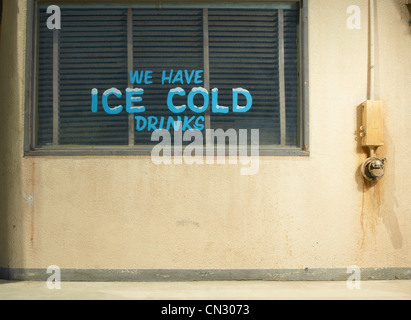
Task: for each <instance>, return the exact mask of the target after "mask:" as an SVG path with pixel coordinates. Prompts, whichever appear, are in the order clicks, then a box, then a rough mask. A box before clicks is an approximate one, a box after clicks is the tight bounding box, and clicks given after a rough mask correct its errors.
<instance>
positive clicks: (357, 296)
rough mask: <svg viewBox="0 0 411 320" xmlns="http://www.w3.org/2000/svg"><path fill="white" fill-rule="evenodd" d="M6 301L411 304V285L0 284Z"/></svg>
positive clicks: (328, 283)
mask: <svg viewBox="0 0 411 320" xmlns="http://www.w3.org/2000/svg"><path fill="white" fill-rule="evenodd" d="M0 300H411V281H409V280H406V281H400V280H397V281H363V282H361V288H360V289H349V288H348V287H347V283H346V282H265V281H233V282H62V283H61V289H54V290H51V289H49V288H48V287H47V283H46V282H13V281H2V280H0Z"/></svg>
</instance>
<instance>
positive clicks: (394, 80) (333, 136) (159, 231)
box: [0, 0, 411, 269]
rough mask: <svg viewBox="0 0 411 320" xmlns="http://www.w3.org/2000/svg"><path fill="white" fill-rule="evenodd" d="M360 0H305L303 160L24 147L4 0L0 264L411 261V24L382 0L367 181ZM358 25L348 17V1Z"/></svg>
mask: <svg viewBox="0 0 411 320" xmlns="http://www.w3.org/2000/svg"><path fill="white" fill-rule="evenodd" d="M367 3H368V1H367V0H356V1H353V0H338V1H337V0H310V8H309V19H310V25H309V37H310V46H309V58H310V64H309V67H310V149H311V155H310V157H262V158H261V161H260V171H259V173H258V174H257V175H255V176H241V175H240V165H239V166H235V165H214V166H206V165H197V166H196V165H194V166H189V165H180V166H179V165H176V166H174V165H172V166H165V165H163V166H156V165H154V164H153V163H152V162H151V159H150V158H149V157H135V156H133V157H119V156H116V157H23V139H24V135H23V131H24V126H23V125H24V91H25V88H24V78H25V32H26V28H25V16H26V7H25V1H24V0H7V1H5V12H4V21H3V26H2V35H1V39H2V42H1V47H0V137H1V140H0V159H1V160H0V161H1V166H0V181H1V188H0V201H1V203H0V241H1V242H0V267H7V266H9V267H11V268H46V267H47V266H49V265H58V266H60V267H61V268H82V269H87V268H90V269H93V268H103V269H120V268H121V269H260V268H261V269H293V268H305V267H308V268H345V267H348V266H351V265H358V266H360V267H411V197H410V191H411V170H409V169H408V168H409V167H408V166H409V163H410V161H409V158H410V157H411V152H410V144H409V131H410V129H411V124H410V123H411V107H410V102H409V101H410V100H409V93H410V92H411V73H410V72H409V70H411V59H410V50H411V27H409V26H408V18H409V15H408V12H407V10H406V7H405V5H404V3H403V1H401V0H377V11H378V14H377V24H378V28H377V30H376V32H377V34H376V35H377V47H376V49H377V69H376V94H377V98H380V99H382V100H383V101H384V103H385V129H386V146H385V147H384V148H382V149H381V150H380V151H379V154H380V155H381V156H385V157H387V158H388V168H387V173H386V177H385V178H384V179H383V180H382V181H381V183H380V184H379V185H378V186H377V187H375V188H374V187H370V186H368V185H366V184H364V182H363V179H362V178H361V176H360V174H359V171H358V168H359V166H360V164H361V163H362V161H363V160H364V159H365V158H366V154H365V152H364V151H363V150H362V149H361V148H359V147H358V142H357V137H358V132H357V128H358V126H359V117H358V112H357V109H358V108H357V106H358V105H360V104H361V103H362V102H363V101H364V100H366V98H367V96H366V93H367ZM352 4H356V5H358V6H359V7H360V8H361V10H362V28H361V30H349V29H348V28H347V27H346V19H347V17H348V15H347V13H346V10H347V7H348V6H349V5H352Z"/></svg>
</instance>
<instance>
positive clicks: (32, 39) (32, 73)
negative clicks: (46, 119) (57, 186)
mask: <svg viewBox="0 0 411 320" xmlns="http://www.w3.org/2000/svg"><path fill="white" fill-rule="evenodd" d="M26 1H27V22H26V26H27V28H26V29H27V31H26V33H27V38H26V77H25V80H26V81H25V84H26V90H25V115H24V125H25V127H24V136H25V137H24V156H104V155H108V156H109V155H124V156H127V155H130V156H132V155H134V156H139V155H140V156H149V155H151V151H152V147H139V146H137V145H136V146H78V147H66V146H55V147H53V148H44V147H41V148H39V147H36V142H35V134H34V132H35V130H36V123H35V121H36V120H35V119H36V117H35V112H36V110H35V108H36V101H35V100H36V90H37V83H36V80H37V59H38V54H37V44H38V30H37V29H38V28H37V19H38V17H37V12H38V5H39V4H50V5H51V4H54V5H59V4H60V5H62V4H80V2H76V1H67V0H54V1H53V3H50V1H47V0H26ZM308 2H309V0H285V1H284V0H283V1H282V0H262V1H259V3H258V6H257V5H256V3H255V2H252V1H225V2H224V4H222V5H221V4H220V3H221V2H219V1H214V0H210V1H196V2H195V3H196V6H199V7H202V8H203V7H204V6H205V5H207V6H212V5H213V3H214V4H215V5H218V6H226V7H230V6H235V7H239V6H241V7H245V8H247V7H250V8H255V7H259V8H261V7H264V6H270V5H271V6H272V5H281V4H284V5H290V4H294V5H295V4H297V5H298V7H299V8H300V15H299V16H300V21H299V30H298V32H299V34H298V37H299V45H298V51H299V52H298V53H299V59H298V61H299V65H298V73H299V79H298V85H299V97H298V98H299V102H298V111H299V119H298V130H299V132H298V137H299V142H300V146H301V147H285V146H276V147H271V146H269V147H264V146H260V152H259V153H260V156H309V155H310V145H309V70H308ZM99 3H101V4H98V5H97V6H110V7H113V6H119V5H127V6H130V7H136V8H137V7H140V8H141V7H147V6H151V7H152V6H153V2H152V1H139V2H138V4H134V3H135V1H130V0H128V1H122V2H121V3H116V4H114V5H113V4H112V1H110V0H100V2H99ZM161 3H162V5H163V6H164V7H166V6H181V7H183V6H184V5H186V6H190V5H191V6H193V1H187V0H180V1H178V0H175V1H173V0H162V1H161ZM87 4H93V5H96V1H87V0H86V1H81V5H87Z"/></svg>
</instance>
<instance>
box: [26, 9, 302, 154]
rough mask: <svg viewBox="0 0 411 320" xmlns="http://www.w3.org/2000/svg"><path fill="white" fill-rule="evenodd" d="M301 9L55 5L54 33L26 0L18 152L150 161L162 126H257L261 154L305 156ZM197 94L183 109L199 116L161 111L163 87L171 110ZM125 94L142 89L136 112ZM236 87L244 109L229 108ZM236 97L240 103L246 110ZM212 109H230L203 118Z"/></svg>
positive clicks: (42, 11)
mask: <svg viewBox="0 0 411 320" xmlns="http://www.w3.org/2000/svg"><path fill="white" fill-rule="evenodd" d="M305 2H306V1H304V2H302V1H281V2H278V1H263V2H262V3H261V4H259V3H258V2H253V3H252V4H250V2H241V1H237V2H236V3H235V4H234V3H233V5H229V4H227V3H226V4H225V5H218V4H213V3H207V2H201V1H195V2H194V1H193V2H192V3H193V4H192V5H187V4H184V5H179V4H178V2H177V4H176V3H175V4H171V2H169V3H170V4H169V5H167V3H168V2H167V1H163V2H162V3H163V4H162V5H161V6H160V5H143V4H140V5H130V4H129V3H130V2H128V5H119V4H117V2H116V4H115V5H114V4H112V5H107V4H106V5H96V4H94V5H78V4H76V5H73V4H65V3H64V1H63V2H62V3H61V4H60V5H59V7H60V9H61V29H60V30H57V29H54V30H49V29H48V27H47V20H48V18H49V17H50V14H48V13H47V8H48V4H42V2H41V1H34V2H33V8H32V10H33V12H34V14H33V16H32V21H31V22H29V23H33V25H34V26H35V27H34V28H33V29H34V30H32V31H33V35H32V36H31V37H30V38H29V41H28V48H29V49H30V48H31V50H29V51H30V52H31V56H28V61H33V63H32V66H31V72H30V74H29V75H28V78H29V80H30V82H29V83H30V84H31V87H30V90H29V91H30V92H29V93H28V96H27V99H28V102H29V106H28V107H27V110H26V111H27V115H26V116H27V118H26V119H27V123H28V124H27V127H28V129H27V130H26V135H27V137H28V139H27V141H26V154H60V153H62V154H99V153H101V154H149V151H150V150H151V149H152V148H153V146H154V145H156V144H157V143H158V142H153V141H151V134H152V132H153V130H154V129H153V128H158V129H161V128H166V127H167V124H168V128H167V129H169V130H170V132H171V131H173V128H174V127H173V125H170V124H169V123H168V122H169V121H170V119H174V120H175V121H177V120H180V119H181V120H182V121H183V123H184V120H183V119H186V120H187V122H188V125H187V127H188V128H194V129H198V130H201V131H203V132H204V131H205V130H206V129H215V130H217V129H223V130H228V129H235V130H236V131H237V132H238V130H240V129H247V130H252V129H259V131H260V134H259V143H260V154H284V155H286V154H291V155H299V154H301V155H306V154H308V152H307V151H308V142H307V139H308V134H307V132H308V131H307V120H308V119H307V115H308V112H307V107H306V104H307V99H306V97H307V84H308V83H307V81H306V79H307V69H306V67H307V65H306V53H305V52H306V46H304V43H305V42H306V27H305V26H304V25H305V23H306V21H305V19H304V18H305V17H306V8H305V5H303V4H304V3H305ZM214 3H215V2H214ZM29 20H30V19H29ZM29 54H30V53H29ZM130 71H131V72H130ZM143 72H149V73H148V74H147V75H148V76H149V77H148V78H146V80H147V81H144V76H145V74H144V73H143ZM142 74H143V78H142V79H141V81H140V79H139V77H140V76H141V75H142ZM171 75H172V76H171ZM132 80H133V81H132ZM196 80H197V81H196ZM133 82H134V83H133ZM196 87H202V88H204V90H205V92H207V94H206V95H202V94H197V95H195V96H194V98H193V101H192V102H193V104H194V105H195V106H203V105H208V106H209V107H208V108H207V110H205V111H204V112H201V113H196V112H194V111H193V110H192V109H191V108H186V109H185V111H184V112H182V113H178V114H176V113H175V112H172V111H171V110H170V108H169V107H168V106H169V105H168V97H169V94H170V90H177V89H176V88H178V90H180V91H179V92H180V93H178V94H175V95H173V96H172V103H173V105H175V106H182V105H187V100H188V99H189V94H190V91H191V90H193V88H196ZM111 88H116V89H117V92H116V94H115V95H111V96H110V98H109V99H108V104H109V105H111V106H117V105H121V106H123V109H122V111H121V112H119V113H116V114H108V113H107V112H105V111H104V110H105V109H104V107H103V105H102V104H103V102H102V95H103V93H104V92H105V91H106V90H108V89H111ZM127 88H139V89H143V90H144V91H141V92H144V93H142V94H141V98H142V101H141V102H139V103H138V104H137V103H136V104H135V105H139V106H144V107H145V111H144V112H143V113H140V112H139V113H130V112H126V110H125V109H126V107H125V106H126V105H127V98H126V96H127V94H126V89H127ZM239 88H241V89H243V90H245V91H244V92H249V94H250V96H251V99H252V104H251V108H250V109H249V111H247V112H233V108H234V107H235V106H234V105H233V103H234V101H233V100H234V92H233V89H239ZM93 89H94V90H95V89H97V91H95V92H98V93H97V94H96V95H95V97H96V98H95V99H96V100H95V102H94V103H95V107H96V110H97V112H95V111H96V110H93V108H92V104H93V95H92V92H93V91H92V90H93ZM217 90H218V92H217ZM236 97H238V105H239V106H246V105H249V103H250V102H251V100H250V99H248V98H247V96H246V95H245V94H236ZM213 99H216V100H215V101H213ZM213 104H215V105H218V106H226V107H228V108H229V112H228V113H218V112H213V110H212V105H213ZM234 104H235V103H234ZM190 119H192V121H189V120H190ZM150 127H151V128H150Z"/></svg>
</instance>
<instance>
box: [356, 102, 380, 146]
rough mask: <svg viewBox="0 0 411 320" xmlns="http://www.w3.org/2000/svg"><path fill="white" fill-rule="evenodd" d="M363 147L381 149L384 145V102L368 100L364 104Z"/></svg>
mask: <svg viewBox="0 0 411 320" xmlns="http://www.w3.org/2000/svg"><path fill="white" fill-rule="evenodd" d="M362 107H363V112H362V126H361V128H360V129H361V137H362V140H361V145H362V146H363V147H380V146H383V145H384V121H383V102H382V101H371V100H368V101H366V102H364V103H363V104H362Z"/></svg>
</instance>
